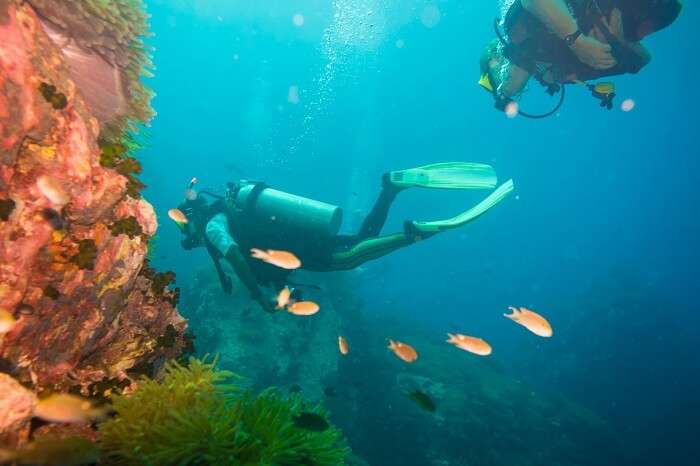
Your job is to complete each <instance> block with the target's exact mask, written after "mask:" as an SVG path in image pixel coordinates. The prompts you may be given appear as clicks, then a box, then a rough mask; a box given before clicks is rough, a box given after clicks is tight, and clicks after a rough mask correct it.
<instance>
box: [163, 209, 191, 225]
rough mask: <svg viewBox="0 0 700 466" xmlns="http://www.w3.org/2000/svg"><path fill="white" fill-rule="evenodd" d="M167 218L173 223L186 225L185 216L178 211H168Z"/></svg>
mask: <svg viewBox="0 0 700 466" xmlns="http://www.w3.org/2000/svg"><path fill="white" fill-rule="evenodd" d="M168 217H170V219H171V220H172V221H174V222H175V223H187V222H188V221H189V220H187V216H186V215H185V214H183V213H182V211H181V210H180V209H170V210H169V211H168Z"/></svg>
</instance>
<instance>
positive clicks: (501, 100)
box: [493, 93, 513, 112]
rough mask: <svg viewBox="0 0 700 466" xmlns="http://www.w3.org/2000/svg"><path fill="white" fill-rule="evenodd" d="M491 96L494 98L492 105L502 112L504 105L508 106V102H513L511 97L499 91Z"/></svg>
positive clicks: (504, 108) (504, 109)
mask: <svg viewBox="0 0 700 466" xmlns="http://www.w3.org/2000/svg"><path fill="white" fill-rule="evenodd" d="M493 98H494V99H495V102H494V104H493V106H494V107H496V108H497V109H498V110H500V111H502V112H505V111H506V107H508V104H510V103H511V102H513V99H511V98H510V97H506V96H504V95H503V94H500V93H495V94H494V95H493Z"/></svg>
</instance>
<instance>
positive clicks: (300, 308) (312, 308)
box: [287, 301, 321, 316]
mask: <svg viewBox="0 0 700 466" xmlns="http://www.w3.org/2000/svg"><path fill="white" fill-rule="evenodd" d="M319 309H321V308H320V307H319V306H318V304H316V303H315V302H313V301H297V302H295V303H293V304H291V305H289V306H288V307H287V310H288V311H289V312H291V313H292V314H294V315H296V316H312V315H314V314H316V313H317V312H318V310H319Z"/></svg>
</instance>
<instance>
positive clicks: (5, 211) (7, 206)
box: [0, 199, 15, 222]
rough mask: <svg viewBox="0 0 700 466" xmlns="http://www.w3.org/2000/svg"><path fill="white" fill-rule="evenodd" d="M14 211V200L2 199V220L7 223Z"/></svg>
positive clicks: (0, 213) (0, 204) (0, 212)
mask: <svg viewBox="0 0 700 466" xmlns="http://www.w3.org/2000/svg"><path fill="white" fill-rule="evenodd" d="M14 210H15V201H13V200H12V199H0V220H2V221H4V222H6V221H7V220H8V219H9V218H10V215H12V211H14Z"/></svg>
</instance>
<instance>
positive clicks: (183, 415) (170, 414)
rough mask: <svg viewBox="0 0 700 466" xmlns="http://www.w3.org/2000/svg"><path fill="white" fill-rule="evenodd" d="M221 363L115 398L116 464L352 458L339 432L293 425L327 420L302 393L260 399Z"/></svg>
mask: <svg viewBox="0 0 700 466" xmlns="http://www.w3.org/2000/svg"><path fill="white" fill-rule="evenodd" d="M235 380H236V377H235V376H234V375H233V374H232V373H230V372H226V371H221V370H218V369H216V368H215V363H208V362H206V360H205V361H200V360H197V359H190V361H189V364H188V366H186V367H185V366H183V365H182V364H178V363H177V362H169V363H167V364H166V365H165V367H164V368H163V370H162V371H161V373H160V374H159V375H158V377H156V379H149V378H144V379H142V380H141V381H140V382H139V385H138V389H137V390H136V391H135V392H134V393H133V394H132V395H131V396H128V397H127V396H116V397H114V399H113V407H114V410H115V412H116V416H115V417H114V418H113V419H111V420H108V421H106V422H104V423H103V424H101V425H100V433H101V437H102V448H103V450H104V451H105V453H106V455H107V458H106V459H107V460H108V461H109V462H110V464H118V465H137V464H149V465H152V466H160V465H169V464H180V465H207V464H237V465H243V466H248V465H249V466H253V465H261V464H267V465H271V464H275V465H280V464H313V465H318V466H324V465H329V466H330V465H338V464H343V460H344V458H345V456H346V455H347V453H348V449H347V447H346V446H345V443H344V440H343V437H342V434H341V433H340V431H338V430H337V429H336V428H334V427H332V426H331V427H329V428H328V429H327V430H325V431H323V432H309V431H305V430H302V429H299V428H298V427H296V426H295V425H294V422H293V417H294V416H296V415H298V414H299V413H300V412H302V411H307V412H313V413H316V414H318V415H320V416H326V415H327V413H325V411H323V409H322V408H321V407H320V406H315V407H309V406H306V404H305V403H304V402H303V400H302V399H301V398H300V397H298V396H292V397H285V396H282V395H281V394H280V393H279V392H277V391H276V390H267V391H264V392H262V393H260V394H258V395H254V394H252V393H250V392H244V391H243V390H242V389H241V388H240V387H239V386H238V385H236V384H231V382H232V381H235Z"/></svg>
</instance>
